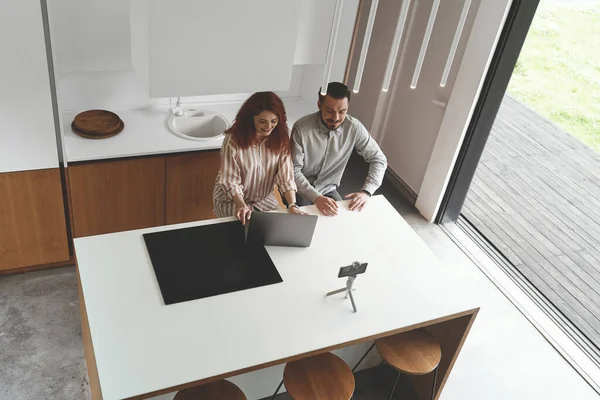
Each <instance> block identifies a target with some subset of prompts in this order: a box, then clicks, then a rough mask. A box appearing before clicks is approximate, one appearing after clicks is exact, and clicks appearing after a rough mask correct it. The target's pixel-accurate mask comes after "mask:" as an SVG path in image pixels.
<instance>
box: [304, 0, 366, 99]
mask: <svg viewBox="0 0 600 400" xmlns="http://www.w3.org/2000/svg"><path fill="white" fill-rule="evenodd" d="M310 1H314V0H310ZM319 1H321V0H319ZM328 1H329V2H333V0H328ZM359 3H360V0H345V1H344V4H343V7H342V17H341V21H340V26H339V30H338V36H337V41H336V47H335V49H334V51H333V62H332V66H331V75H330V76H329V82H344V78H345V74H346V66H347V64H348V55H349V53H350V48H351V46H352V36H353V35H354V25H355V22H356V14H357V12H358V6H359ZM334 4H335V3H334ZM327 32H329V31H327ZM321 40H322V41H324V42H325V47H327V42H328V40H329V33H327V34H326V35H325V34H324V36H323V37H322V38H321ZM324 67H325V66H324V65H323V64H309V65H305V66H304V71H303V78H302V85H301V88H300V93H299V96H300V98H301V99H302V101H303V102H304V103H305V104H306V105H307V107H308V109H309V110H310V111H316V110H317V100H318V94H317V92H318V91H319V88H320V87H321V85H322V84H323V72H324V69H325V68H324Z"/></svg>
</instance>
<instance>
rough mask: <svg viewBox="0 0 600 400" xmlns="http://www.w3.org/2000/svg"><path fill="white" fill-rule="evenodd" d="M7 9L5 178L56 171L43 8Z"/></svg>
mask: <svg viewBox="0 0 600 400" xmlns="http://www.w3.org/2000/svg"><path fill="white" fill-rule="evenodd" d="M1 8H2V11H0V54H2V62H0V173H1V172H10V171H23V170H34V169H46V168H56V167H58V152H57V147H56V135H55V129H54V117H53V114H52V99H51V96H50V81H49V75H48V63H47V61H46V43H45V40H44V28H43V24H42V11H41V6H40V2H39V0H3V1H2V6H1ZM0 195H1V194H0Z"/></svg>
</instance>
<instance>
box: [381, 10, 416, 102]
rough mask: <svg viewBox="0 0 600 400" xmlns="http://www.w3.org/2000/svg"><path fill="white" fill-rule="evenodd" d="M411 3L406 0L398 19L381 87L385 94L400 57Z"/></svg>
mask: <svg viewBox="0 0 600 400" xmlns="http://www.w3.org/2000/svg"><path fill="white" fill-rule="evenodd" d="M410 1H411V0H404V1H403V2H402V8H401V9H400V16H399V17H398V23H397V24H396V32H395V33H394V40H393V41H392V48H391V49H390V55H389V56H388V61H387V66H386V68H385V75H384V76H383V86H382V87H381V90H383V91H384V92H387V91H388V90H389V88H390V82H391V80H392V72H393V71H394V64H395V62H396V57H397V56H398V50H399V49H400V42H401V41H402V34H403V33H404V25H406V16H407V15H408V9H409V7H410Z"/></svg>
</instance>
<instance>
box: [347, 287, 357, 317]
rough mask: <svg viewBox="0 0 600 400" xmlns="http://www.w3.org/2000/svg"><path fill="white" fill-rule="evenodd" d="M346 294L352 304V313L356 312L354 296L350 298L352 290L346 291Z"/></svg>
mask: <svg viewBox="0 0 600 400" xmlns="http://www.w3.org/2000/svg"><path fill="white" fill-rule="evenodd" d="M348 294H349V295H350V301H351V302H352V308H353V309H354V312H356V311H358V310H357V309H356V303H355V302H354V296H352V290H348Z"/></svg>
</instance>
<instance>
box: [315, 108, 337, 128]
mask: <svg viewBox="0 0 600 400" xmlns="http://www.w3.org/2000/svg"><path fill="white" fill-rule="evenodd" d="M319 118H321V122H323V125H325V126H326V127H327V128H329V129H331V130H334V129H337V128H338V127H339V125H340V122H341V121H337V123H332V122H329V121H326V120H324V119H323V114H322V113H321V112H320V111H319Z"/></svg>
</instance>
